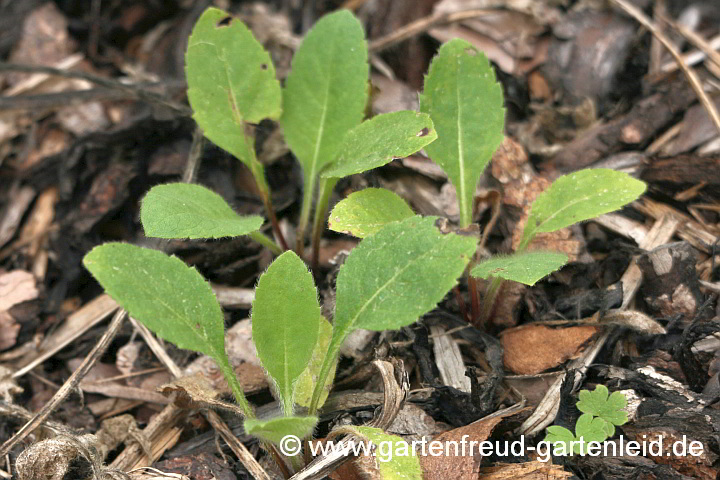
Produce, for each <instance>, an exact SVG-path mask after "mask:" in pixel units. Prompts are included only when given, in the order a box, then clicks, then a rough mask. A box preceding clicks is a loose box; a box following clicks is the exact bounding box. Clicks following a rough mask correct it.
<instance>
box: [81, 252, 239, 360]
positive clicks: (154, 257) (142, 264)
mask: <svg viewBox="0 0 720 480" xmlns="http://www.w3.org/2000/svg"><path fill="white" fill-rule="evenodd" d="M83 264H84V265H85V268H87V269H88V270H89V271H90V273H92V275H93V276H94V277H95V279H96V280H97V281H98V282H99V283H100V285H102V287H103V288H104V289H105V291H106V292H107V293H108V295H110V296H111V297H112V298H113V299H115V301H116V302H118V304H119V305H120V306H121V307H123V308H124V309H125V310H127V311H128V313H129V314H130V315H131V316H132V317H134V318H135V319H137V320H139V321H141V322H142V323H143V324H145V325H146V326H147V327H148V328H149V329H150V330H152V331H153V332H155V333H156V334H157V335H158V336H159V337H161V338H164V339H165V340H168V341H170V342H172V343H174V344H175V345H177V346H178V347H180V348H185V349H188V350H193V351H195V352H200V353H204V354H205V355H208V356H210V357H212V358H213V359H215V360H218V359H222V358H225V359H226V358H227V357H226V356H225V345H224V338H225V327H224V321H223V314H222V310H221V309H220V304H218V302H217V299H216V298H215V294H214V293H213V291H212V289H211V288H210V285H208V283H207V282H206V281H205V279H204V278H203V277H202V276H201V275H200V274H199V273H198V272H197V270H195V269H194V268H192V267H188V266H187V265H185V263H184V262H183V261H182V260H180V259H179V258H177V257H174V256H168V255H166V254H164V253H162V252H159V251H157V250H150V249H148V248H141V247H136V246H134V245H128V244H125V243H106V244H104V245H100V246H98V247H95V248H93V249H92V250H91V251H90V253H88V254H87V255H85V258H84V260H83ZM226 361H227V360H226Z"/></svg>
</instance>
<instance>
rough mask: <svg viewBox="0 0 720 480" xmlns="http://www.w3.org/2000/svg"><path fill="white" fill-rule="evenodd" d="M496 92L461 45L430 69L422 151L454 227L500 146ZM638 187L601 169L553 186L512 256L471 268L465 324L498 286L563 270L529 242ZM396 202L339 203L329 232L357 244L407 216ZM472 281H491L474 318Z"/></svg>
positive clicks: (379, 195)
mask: <svg viewBox="0 0 720 480" xmlns="http://www.w3.org/2000/svg"><path fill="white" fill-rule="evenodd" d="M502 104H503V98H502V90H501V88H500V85H499V84H498V83H497V82H496V80H495V73H494V71H493V69H492V67H491V65H490V62H489V61H488V59H487V57H486V56H485V55H484V54H483V53H482V52H480V51H478V50H477V49H476V48H475V47H473V46H472V45H471V44H469V43H467V42H466V41H464V40H460V39H455V40H451V41H449V42H448V43H446V44H445V45H443V46H442V47H441V48H440V50H439V52H438V54H437V56H436V57H435V58H434V59H433V61H432V63H431V64H430V71H429V73H428V75H427V77H426V79H425V89H424V92H423V94H422V95H421V96H420V110H421V111H422V112H425V113H427V114H429V115H430V117H431V119H432V122H433V124H434V126H435V128H436V130H437V134H438V139H437V140H436V141H434V142H432V143H430V144H428V145H427V146H426V147H425V150H426V152H427V153H428V155H429V156H430V158H431V159H432V160H433V161H435V162H436V163H438V164H439V165H440V166H441V167H442V168H443V170H445V172H446V173H447V175H448V178H449V179H450V181H451V182H452V184H453V185H454V186H455V190H456V193H457V201H458V208H459V212H460V225H459V226H460V227H461V228H465V227H468V226H469V225H470V224H471V223H472V220H473V219H472V205H473V200H474V198H475V188H476V185H477V182H478V180H479V178H480V176H481V175H482V173H483V170H484V169H485V168H486V167H487V165H488V163H489V162H490V160H491V158H492V155H493V153H494V152H495V150H496V149H497V147H498V146H499V145H500V143H501V142H502V139H503V122H504V114H505V111H504V108H503V106H502ZM645 188H646V186H645V184H644V183H643V182H641V181H639V180H635V179H634V178H632V177H630V176H629V175H627V174H625V173H622V172H616V171H613V170H608V169H588V170H582V171H579V172H575V173H572V174H570V175H566V176H564V177H561V178H559V179H557V180H556V181H555V182H554V183H553V184H552V185H551V187H550V188H549V189H548V190H547V191H546V192H543V193H542V194H541V195H539V196H538V197H537V199H536V200H535V202H534V203H533V205H532V210H531V214H530V218H529V219H528V221H527V224H526V226H525V229H524V232H523V237H522V242H521V244H520V245H519V247H518V249H517V251H516V252H515V253H514V254H512V255H508V256H501V257H495V258H492V259H490V260H485V261H482V262H480V263H477V264H476V263H475V262H473V263H471V265H470V268H469V271H468V274H469V276H468V286H469V290H470V294H471V298H472V306H473V319H476V318H478V317H482V318H483V319H486V318H487V317H488V316H489V313H490V311H491V309H492V306H493V304H494V302H495V297H496V295H497V292H498V290H499V287H500V286H501V284H502V282H503V280H512V281H516V282H520V283H524V284H526V285H533V284H535V283H536V282H537V281H539V280H540V279H542V278H544V277H545V276H547V275H549V274H550V273H552V272H554V271H555V270H557V269H559V268H561V267H562V266H563V265H565V263H567V257H566V256H565V255H564V254H562V253H557V252H543V251H528V250H527V248H528V246H529V245H530V243H531V242H532V240H533V238H535V236H536V235H537V234H538V233H541V232H552V231H555V230H559V229H561V228H564V227H567V226H570V225H572V224H574V223H577V222H581V221H584V220H588V219H591V218H594V217H597V216H598V215H602V214H604V213H608V212H611V211H613V210H617V209H619V208H621V207H623V206H624V205H627V204H628V203H630V202H632V201H633V200H635V199H636V198H638V197H639V196H640V195H641V194H642V193H643V192H644V191H645ZM411 214H412V213H411V210H410V207H409V206H408V205H407V204H406V203H405V202H404V200H402V199H401V198H399V197H397V196H396V195H394V194H392V193H390V192H383V191H382V190H378V189H367V190H364V191H361V192H356V193H353V194H352V195H350V196H349V197H348V198H346V199H344V200H342V201H341V202H339V203H338V204H337V205H336V206H335V208H334V209H333V212H332V213H331V215H330V229H332V230H335V231H339V232H345V233H349V234H351V235H354V236H357V237H364V236H365V235H367V234H371V233H372V232H374V231H376V230H377V229H378V228H381V227H382V225H384V224H385V223H387V222H392V221H398V220H401V219H403V218H405V217H407V216H408V215H411ZM474 277H479V278H486V279H487V278H492V282H491V283H490V286H489V287H488V291H487V292H486V295H485V299H484V305H483V309H482V312H480V307H479V301H478V299H477V288H476V287H475V282H474Z"/></svg>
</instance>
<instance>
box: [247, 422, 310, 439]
mask: <svg viewBox="0 0 720 480" xmlns="http://www.w3.org/2000/svg"><path fill="white" fill-rule="evenodd" d="M317 423H318V417H278V418H272V419H270V420H257V419H246V420H245V424H244V427H245V433H247V434H248V435H252V436H253V437H257V438H259V439H261V440H265V441H267V442H271V443H274V444H275V445H279V444H280V442H281V441H282V439H283V437H285V436H288V435H294V436H296V437H298V438H300V439H303V438H305V437H309V436H310V435H311V434H312V433H313V430H315V425H317Z"/></svg>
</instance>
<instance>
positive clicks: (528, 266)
mask: <svg viewBox="0 0 720 480" xmlns="http://www.w3.org/2000/svg"><path fill="white" fill-rule="evenodd" d="M567 260H568V258H567V256H566V255H565V254H564V253H559V252H543V251H538V250H535V251H531V252H520V253H515V254H513V255H509V256H505V257H503V256H497V257H493V258H491V259H489V260H484V261H482V262H480V263H479V264H478V265H476V266H475V267H473V269H472V271H471V274H472V276H473V277H479V278H488V277H497V278H502V279H504V280H512V281H514V282H520V283H524V284H525V285H530V286H532V285H535V283H537V282H538V281H539V280H541V279H542V278H544V277H546V276H548V275H550V274H551V273H552V272H554V271H555V270H558V269H559V268H560V267H562V266H563V265H565V264H566V263H567Z"/></svg>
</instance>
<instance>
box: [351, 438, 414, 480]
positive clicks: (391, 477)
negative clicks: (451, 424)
mask: <svg viewBox="0 0 720 480" xmlns="http://www.w3.org/2000/svg"><path fill="white" fill-rule="evenodd" d="M345 430H348V431H351V432H353V433H356V434H357V435H358V436H360V437H362V438H364V439H365V440H368V441H370V442H371V443H372V444H373V445H374V447H375V455H374V457H375V463H376V466H377V468H378V471H379V472H380V477H381V478H382V480H422V478H423V471H422V467H421V466H420V460H419V459H418V457H417V456H416V455H415V451H414V450H413V449H412V448H411V446H410V444H408V443H407V442H406V441H405V440H403V439H402V438H401V437H399V436H397V435H390V434H388V433H385V432H383V431H382V430H381V429H379V428H373V427H362V426H360V427H357V426H349V427H345Z"/></svg>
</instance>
